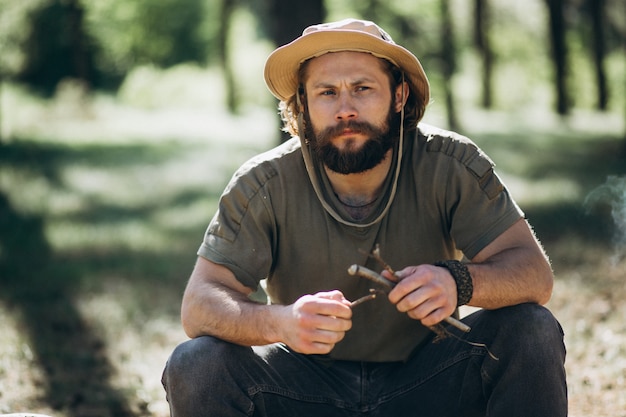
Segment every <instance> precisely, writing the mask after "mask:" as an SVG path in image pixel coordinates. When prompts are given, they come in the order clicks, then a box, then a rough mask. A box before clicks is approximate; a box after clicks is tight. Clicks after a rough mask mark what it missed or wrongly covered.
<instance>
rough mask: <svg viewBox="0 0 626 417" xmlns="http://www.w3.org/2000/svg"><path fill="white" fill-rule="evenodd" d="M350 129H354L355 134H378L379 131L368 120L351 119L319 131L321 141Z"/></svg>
mask: <svg viewBox="0 0 626 417" xmlns="http://www.w3.org/2000/svg"><path fill="white" fill-rule="evenodd" d="M346 129H349V130H351V131H353V132H354V133H355V134H356V133H359V134H366V135H370V136H372V135H376V134H378V133H379V131H378V129H376V128H375V127H374V126H372V125H371V124H369V123H367V122H359V121H356V120H350V121H347V122H340V123H338V124H336V125H335V126H329V127H327V128H325V129H324V130H322V131H321V132H319V133H318V135H317V136H318V139H320V141H321V142H326V141H327V140H329V139H331V138H333V137H335V136H339V135H341V134H342V133H343V131H344V130H346Z"/></svg>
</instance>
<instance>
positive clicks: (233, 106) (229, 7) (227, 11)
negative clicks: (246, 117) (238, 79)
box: [217, 0, 239, 114]
mask: <svg viewBox="0 0 626 417" xmlns="http://www.w3.org/2000/svg"><path fill="white" fill-rule="evenodd" d="M236 6H237V0H222V2H221V4H220V27H219V31H218V35H217V38H218V39H217V44H218V53H219V57H220V59H219V61H220V65H221V67H222V73H223V75H224V82H225V83H226V106H227V108H228V111H229V112H231V113H233V114H236V113H237V112H238V111H239V99H238V94H237V85H236V83H235V74H234V71H233V67H232V62H231V59H230V51H229V48H228V39H229V34H230V29H231V24H232V16H233V12H234V11H235V7H236Z"/></svg>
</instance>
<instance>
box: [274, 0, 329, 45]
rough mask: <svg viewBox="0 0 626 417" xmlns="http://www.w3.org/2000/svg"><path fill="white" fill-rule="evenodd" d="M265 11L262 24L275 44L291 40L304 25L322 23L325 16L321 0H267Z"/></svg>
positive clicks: (298, 33)
mask: <svg viewBox="0 0 626 417" xmlns="http://www.w3.org/2000/svg"><path fill="white" fill-rule="evenodd" d="M267 12H268V13H267V18H268V19H267V20H266V21H265V22H264V26H265V28H266V30H267V32H268V34H269V37H270V39H271V40H272V41H273V42H274V44H275V45H277V46H280V45H284V44H286V43H288V42H291V41H292V40H294V39H295V38H297V37H298V36H300V35H301V34H302V31H303V30H304V28H305V27H307V26H310V25H314V24H317V23H322V22H323V21H324V19H325V18H326V8H325V6H324V1H323V0H305V1H293V0H267Z"/></svg>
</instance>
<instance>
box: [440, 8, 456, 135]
mask: <svg viewBox="0 0 626 417" xmlns="http://www.w3.org/2000/svg"><path fill="white" fill-rule="evenodd" d="M439 5H440V11H441V59H440V60H439V62H440V66H441V72H442V75H443V78H444V82H443V88H444V94H445V100H446V110H447V114H448V127H449V128H450V129H452V130H458V129H459V126H460V125H459V120H458V116H457V114H456V107H455V104H454V102H455V100H454V93H453V88H452V78H453V76H454V73H455V72H456V67H457V64H456V51H455V47H454V31H453V29H452V28H453V22H452V15H451V13H450V0H441V2H440V4H439Z"/></svg>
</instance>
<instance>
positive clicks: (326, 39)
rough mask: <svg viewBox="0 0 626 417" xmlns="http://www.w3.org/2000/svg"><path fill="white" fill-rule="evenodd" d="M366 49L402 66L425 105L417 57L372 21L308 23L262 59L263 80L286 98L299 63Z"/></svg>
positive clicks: (426, 88)
mask: <svg viewBox="0 0 626 417" xmlns="http://www.w3.org/2000/svg"><path fill="white" fill-rule="evenodd" d="M340 51H353V52H367V53H370V54H372V55H374V56H377V57H379V58H384V59H386V60H388V61H390V62H391V63H392V64H394V65H396V66H397V67H399V68H400V69H402V70H403V71H404V72H405V74H406V76H407V77H408V79H409V81H410V82H411V84H412V85H413V87H414V89H415V90H414V91H418V92H420V93H421V94H420V95H421V96H422V98H423V100H424V102H423V103H418V105H419V104H423V107H426V105H427V104H428V101H429V100H430V87H429V84H428V78H426V74H425V73H424V69H423V68H422V65H421V64H420V62H419V60H418V59H417V58H416V57H415V55H413V54H412V53H411V52H410V51H409V50H407V49H405V48H403V47H402V46H400V45H397V44H396V43H395V42H394V41H393V39H391V36H389V35H388V34H387V33H386V32H385V31H384V30H382V29H381V28H380V27H379V26H378V25H376V24H375V23H373V22H370V21H366V20H356V19H346V20H341V21H339V22H331V23H323V24H319V25H314V26H309V27H308V28H306V29H305V30H304V32H302V36H300V37H299V38H297V39H296V40H294V41H293V42H291V43H288V44H287V45H284V46H281V47H280V48H278V49H276V50H275V51H274V52H272V54H271V55H270V56H269V57H268V59H267V62H266V63H265V82H266V83H267V87H268V88H269V89H270V91H271V92H272V94H273V95H274V96H275V97H276V98H278V99H279V100H283V101H287V100H288V99H289V98H290V97H291V96H293V95H294V94H295V93H296V90H297V88H298V70H299V68H300V65H301V64H302V63H303V62H304V61H306V60H308V59H311V58H314V57H318V56H320V55H324V54H326V53H328V52H340Z"/></svg>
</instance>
